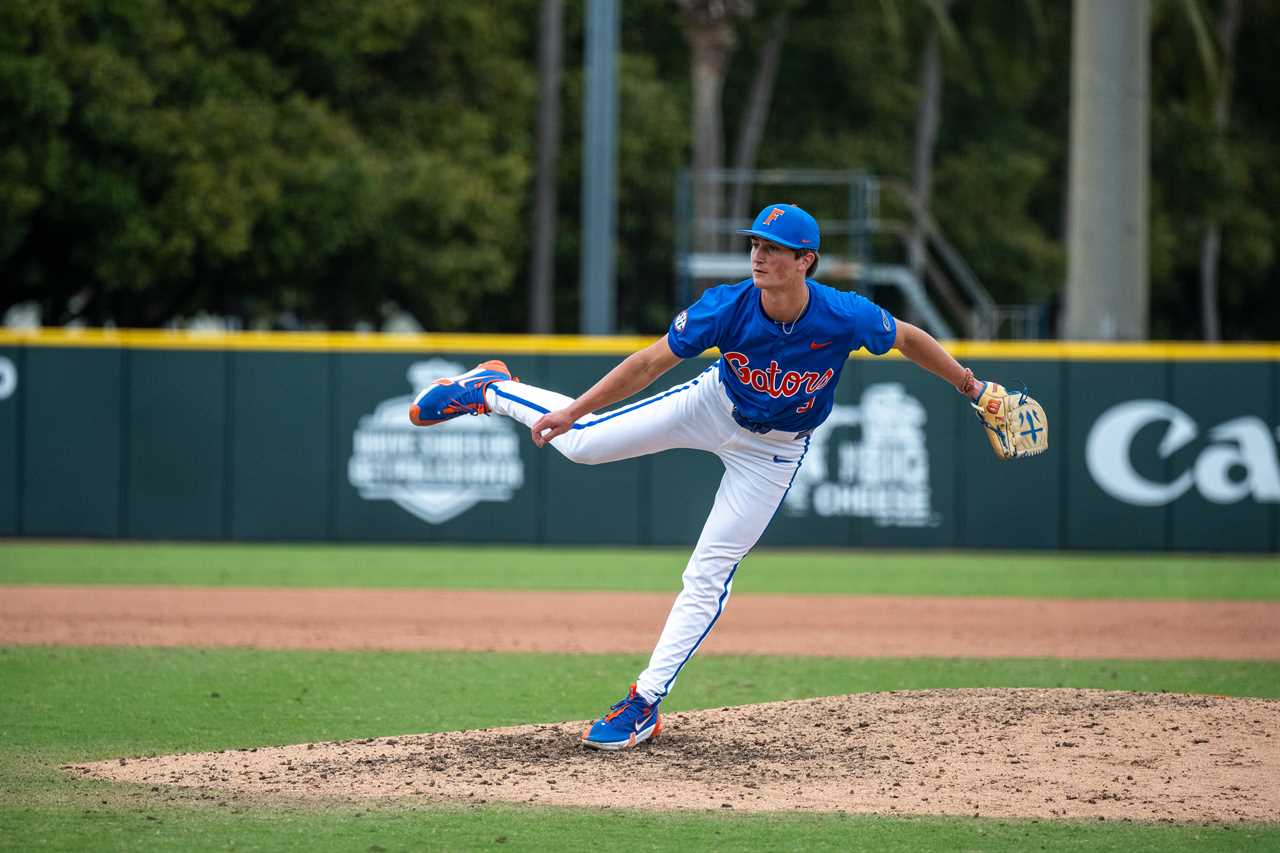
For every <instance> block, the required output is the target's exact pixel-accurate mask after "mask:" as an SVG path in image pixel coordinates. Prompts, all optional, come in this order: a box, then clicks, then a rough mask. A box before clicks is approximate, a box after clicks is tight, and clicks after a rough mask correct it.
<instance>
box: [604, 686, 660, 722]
mask: <svg viewBox="0 0 1280 853" xmlns="http://www.w3.org/2000/svg"><path fill="white" fill-rule="evenodd" d="M652 707H653V706H652V705H648V704H646V703H645V701H644V699H642V698H641V697H640V695H639V694H638V693H634V692H633V693H629V694H628V695H627V696H626V698H624V699H623V700H622V701H620V702H615V703H614V704H613V706H612V707H610V709H609V710H610V713H608V714H605V717H604V721H605V722H606V723H613V724H614V725H617V726H628V727H630V726H634V725H635V722H636V720H638V719H640V718H641V717H643V716H644V715H645V712H646V711H648V710H650V709H652Z"/></svg>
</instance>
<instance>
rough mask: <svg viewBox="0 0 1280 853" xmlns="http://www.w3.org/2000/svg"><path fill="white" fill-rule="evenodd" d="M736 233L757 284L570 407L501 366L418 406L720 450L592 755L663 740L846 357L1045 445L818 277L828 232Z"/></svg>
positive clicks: (580, 449) (716, 293)
mask: <svg viewBox="0 0 1280 853" xmlns="http://www.w3.org/2000/svg"><path fill="white" fill-rule="evenodd" d="M738 233H740V234H745V235H747V236H748V237H750V238H751V277H750V278H748V279H746V280H744V281H740V282H738V283H737V284H726V285H721V286H719V287H713V288H711V289H709V290H707V291H706V292H705V293H704V294H703V295H702V297H701V298H700V299H698V301H697V302H695V303H694V304H692V305H690V306H689V307H688V308H686V309H685V310H683V311H680V312H679V313H678V314H676V316H675V318H674V319H673V320H672V321H671V326H670V328H669V329H668V330H667V334H666V335H664V336H663V337H661V338H659V339H658V340H656V341H654V342H653V343H652V344H650V345H649V346H647V347H645V348H644V349H642V350H640V351H639V352H636V353H633V354H632V355H630V356H628V357H627V358H626V359H625V360H624V361H623V362H622V363H621V364H619V365H618V366H617V367H615V368H613V370H611V371H609V373H608V374H606V375H605V376H604V378H602V379H601V380H600V381H599V382H597V383H596V384H595V385H594V386H592V387H591V388H590V389H588V390H587V391H586V392H585V393H584V394H582V395H581V396H579V397H577V398H576V399H573V398H570V397H566V396H564V395H563V394H558V393H556V392H555V391H548V390H546V389H543V388H536V387H534V386H532V385H528V384H526V383H522V382H520V381H519V380H517V379H516V378H514V377H513V376H512V375H511V371H510V370H508V369H507V366H506V365H505V364H503V363H502V362H501V361H496V360H495V361H487V362H484V363H483V364H481V365H479V366H478V367H476V368H474V369H473V370H470V371H468V372H466V373H464V374H462V375H460V376H455V377H451V378H448V379H440V380H437V381H436V382H435V383H434V384H433V385H431V386H430V387H428V388H426V389H425V390H423V391H421V392H419V394H418V395H417V396H416V397H415V400H414V403H413V405H412V407H411V408H410V413H409V417H410V419H411V420H412V421H413V423H415V424H418V425H419V426H430V425H431V424H435V423H440V422H441V421H444V420H448V419H450V418H454V417H458V416H460V415H464V414H470V415H488V414H499V415H506V416H508V417H511V418H515V419H516V420H518V421H520V422H521V423H523V424H525V425H526V426H528V427H529V428H530V430H531V432H532V436H533V441H534V444H536V445H537V446H538V447H544V446H546V445H547V444H550V445H551V446H552V447H554V448H555V449H556V450H558V451H559V452H560V453H562V454H564V456H565V457H567V458H568V459H570V460H572V461H574V462H581V463H583V464H587V465H598V464H600V463H604V462H613V461H615V460H618V459H630V458H632V457H636V456H642V455H645V454H649V453H657V452H659V451H662V450H667V449H670V448H677V447H682V448H692V449H696V450H705V451H706V452H708V453H714V454H716V456H718V457H719V458H720V460H721V461H722V462H723V463H724V469H725V473H724V478H723V479H722V480H721V482H720V488H719V491H718V492H717V493H716V497H715V502H714V504H713V505H712V507H711V512H710V514H709V515H708V517H707V520H706V523H705V525H704V526H703V528H702V534H701V535H700V536H699V538H698V544H697V545H696V546H695V547H694V550H693V554H692V555H691V556H690V557H689V562H688V565H687V567H686V568H685V571H684V576H683V580H684V586H683V589H682V590H681V591H680V594H679V595H678V596H677V597H676V600H675V603H674V604H673V605H672V607H671V612H670V614H669V615H668V616H667V622H666V625H665V626H664V628H663V629H662V634H661V636H660V637H659V639H658V644H657V646H656V647H655V648H654V650H653V654H652V656H651V657H650V659H649V665H648V666H647V667H646V668H645V670H644V671H643V672H641V673H640V675H639V676H638V677H637V678H636V681H635V683H634V684H632V685H631V688H630V690H629V691H628V693H627V695H626V696H624V697H623V698H622V699H621V700H620V701H619V702H617V703H616V704H614V705H613V707H612V708H611V709H610V710H609V712H608V713H606V714H605V715H604V716H603V717H601V718H600V719H598V720H596V721H594V722H593V723H592V724H591V725H590V726H588V727H587V729H586V731H584V732H583V733H582V738H581V740H582V744H583V745H584V746H588V747H593V748H596V749H609V750H616V749H626V748H628V747H632V746H635V745H636V744H638V743H641V742H643V741H645V740H648V739H649V738H651V737H655V736H656V735H657V734H658V733H659V732H660V731H661V729H662V724H661V722H660V720H659V716H658V706H659V704H660V703H661V702H662V700H663V699H664V698H665V697H666V696H667V694H668V693H670V691H671V688H672V686H673V685H674V684H675V681H676V677H677V676H679V674H680V670H681V669H682V668H683V667H684V665H685V664H686V663H688V661H689V659H690V658H691V657H692V656H693V654H694V652H696V651H697V649H698V647H699V646H700V645H701V644H702V641H703V640H704V639H706V637H707V634H708V633H710V631H711V629H712V628H713V627H714V626H715V624H716V621H717V620H718V619H719V618H720V614H721V613H723V612H724V608H725V605H726V603H727V602H728V599H729V592H730V590H731V589H732V586H733V576H734V573H735V572H736V571H737V570H738V566H739V564H740V563H741V561H742V559H743V558H744V557H745V556H746V555H747V552H748V551H750V550H751V548H752V547H753V546H754V545H755V544H756V542H757V541H758V540H759V539H760V536H761V535H762V534H763V533H764V530H765V528H766V527H767V526H768V524H769V521H770V519H772V518H773V515H774V513H775V512H776V511H777V509H778V507H779V506H780V505H781V504H782V501H783V498H784V497H785V496H786V494H787V490H788V488H789V487H790V485H791V482H792V481H793V480H794V479H795V476H796V472H797V471H799V470H800V466H801V465H802V464H803V463H804V458H805V453H806V452H807V451H808V449H809V439H810V435H811V434H812V433H813V430H814V428H816V427H817V426H818V425H819V424H821V423H822V422H823V420H825V419H826V417H827V415H828V414H829V413H830V412H831V408H832V405H833V403H834V391H835V387H836V383H837V382H838V381H839V380H840V371H841V370H842V369H843V368H844V365H845V364H846V362H847V360H848V357H849V353H850V352H853V351H855V350H858V349H865V350H867V351H868V352H870V353H873V354H875V355H883V354H884V353H887V352H888V351H889V350H890V349H897V350H898V351H899V352H900V353H902V355H904V356H905V357H906V358H908V359H910V360H911V361H913V362H915V363H916V364H918V365H919V366H920V367H922V368H924V369H925V370H928V371H929V372H931V373H933V374H935V375H937V376H939V377H940V378H942V379H943V380H945V381H946V382H948V383H950V384H951V385H953V386H955V387H956V389H957V390H958V391H959V392H960V393H962V394H964V395H965V396H966V397H968V398H969V400H970V401H971V403H972V405H973V407H974V410H975V411H976V412H977V413H978V417H979V419H980V420H982V422H983V425H984V427H985V429H986V432H987V434H988V437H989V438H990V440H991V444H992V447H993V449H994V450H995V451H996V453H997V455H998V456H999V457H1001V458H1006V459H1012V458H1017V457H1020V456H1025V455H1031V454H1035V453H1040V452H1042V451H1043V450H1044V449H1045V448H1046V447H1047V446H1048V431H1047V430H1048V425H1047V423H1045V420H1044V411H1043V409H1041V408H1040V406H1039V405H1038V404H1037V403H1036V402H1035V400H1033V399H1032V398H1031V397H1029V396H1027V395H1026V394H1025V393H1021V394H1018V393H1012V394H1011V393H1009V392H1008V391H1006V390H1005V389H1004V388H1003V387H1001V386H999V385H997V384H996V383H994V382H984V381H980V380H978V379H976V378H974V375H973V371H972V370H967V369H965V368H964V367H962V366H961V365H960V364H959V363H958V362H957V361H956V360H955V359H954V358H952V357H951V356H950V355H949V354H948V353H947V352H946V350H944V349H943V348H942V347H941V345H939V344H938V342H937V341H936V340H934V339H933V337H932V336H930V335H929V334H928V333H927V332H925V331H923V330H921V329H919V328H917V327H915V326H913V325H911V324H910V323H907V322H904V321H901V320H896V319H895V318H894V317H893V316H892V315H891V314H889V313H888V312H887V311H885V310H884V309H883V308H880V307H879V306H877V305H876V304H875V303H873V302H871V301H869V300H867V299H865V298H864V297H862V296H859V295H858V294H856V293H851V292H846V291H840V290H836V289H834V288H831V287H828V286H826V285H824V284H820V283H818V282H817V281H814V280H813V275H814V274H815V272H816V270H817V266H818V260H819V257H818V251H819V244H820V238H819V229H818V223H817V221H816V220H815V219H814V218H813V217H812V216H810V215H809V214H808V213H806V212H805V211H804V210H802V209H800V208H799V207H797V206H795V205H794V204H771V205H768V206H766V207H765V208H764V209H763V210H761V211H760V214H759V215H758V216H757V217H756V218H755V221H754V222H753V223H752V226H751V227H750V228H747V229H743V230H741V231H739V232H738ZM712 347H716V348H718V349H719V351H720V358H719V360H718V361H716V362H715V363H714V364H712V365H711V366H710V367H708V368H707V369H706V370H704V371H703V372H702V373H701V374H700V375H699V376H697V377H696V378H695V379H692V380H690V381H689V382H686V383H683V384H681V385H676V386H675V387H672V388H668V389H667V390H665V391H663V392H662V393H660V394H657V395H655V396H652V397H649V398H648V399H645V400H642V401H640V402H638V403H632V404H631V405H628V406H624V407H622V408H619V409H615V410H613V411H604V410H605V409H607V407H609V406H611V405H613V404H615V403H617V402H618V401H620V400H623V399H626V398H627V397H629V396H631V395H632V394H635V393H637V392H639V391H641V390H643V389H644V388H647V387H648V386H649V385H650V384H652V383H653V382H654V381H655V380H656V379H657V378H658V377H659V376H661V375H662V374H664V373H666V372H667V371H668V370H670V369H671V368H672V367H674V366H675V365H676V364H677V363H678V362H679V361H681V360H682V359H686V358H692V357H694V356H697V355H700V354H701V353H702V352H704V351H705V350H707V349H710V348H712ZM597 412H600V414H596V413H597Z"/></svg>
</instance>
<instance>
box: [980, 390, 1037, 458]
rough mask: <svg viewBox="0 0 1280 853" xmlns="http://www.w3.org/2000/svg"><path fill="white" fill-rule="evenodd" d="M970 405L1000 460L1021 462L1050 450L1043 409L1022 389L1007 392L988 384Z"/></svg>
mask: <svg viewBox="0 0 1280 853" xmlns="http://www.w3.org/2000/svg"><path fill="white" fill-rule="evenodd" d="M972 406H973V410H974V411H975V412H976V413H977V415H978V420H980V421H982V426H983V428H984V430H985V431H986V433H987V440H988V441H990V442H991V449H992V450H994V451H995V453H996V456H998V457H1000V458H1001V459H1021V458H1022V457H1024V456H1035V455H1037V454H1040V453H1044V452H1045V451H1046V450H1048V449H1049V419H1048V418H1047V417H1046V416H1045V413H1044V407H1043V406H1041V405H1040V404H1039V403H1038V402H1036V400H1035V398H1033V397H1032V396H1031V395H1030V394H1028V393H1027V391H1026V389H1025V388H1023V390H1021V391H1009V389H1007V388H1005V387H1004V386H1003V385H1000V384H998V383H996V382H988V383H987V387H986V390H984V391H983V392H982V396H981V397H979V398H978V400H977V402H975V403H973V404H972Z"/></svg>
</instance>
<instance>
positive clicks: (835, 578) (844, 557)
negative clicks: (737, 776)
mask: <svg viewBox="0 0 1280 853" xmlns="http://www.w3.org/2000/svg"><path fill="white" fill-rule="evenodd" d="M687 559H688V550H687V549H684V548H630V549H626V548H608V549H606V548H548V547H535V546H525V547H480V546H465V547H459V546H442V545H419V546H403V545H402V546H374V545H370V546H359V545H346V546H344V545H245V544H168V543H166V544H150V543H146V544H144V543H123V544H116V543H106V542H83V543H78V542H77V543H61V542H58V543H53V542H27V541H21V540H11V541H8V542H3V543H0V585H4V584H24V583H33V584H35V583H38V584H145V585H152V584H175V585H195V586H283V587H382V588H388V587H390V588H397V587H398V588H441V589H515V590H521V589H528V590H575V591H576V590H600V591H636V592H667V591H674V590H676V589H678V588H679V585H680V574H681V572H682V571H683V570H684V566H685V561H686V560H687ZM734 589H735V590H736V591H738V592H755V593H796V594H811V595H828V594H829V595H955V596H1008V597H1031V598H1037V597H1044V598H1130V599H1152V600H1160V599H1167V600H1207V599H1218V600H1271V601H1274V600H1280V559H1277V558H1276V557H1272V556H1256V557H1251V556H1244V557H1241V556H1189V555H1163V554H1153V555H1125V554H1076V553H1072V554H1059V553H1043V554H1042V553H1003V552H990V553H974V552H909V553H904V552H898V551H895V552H870V551H860V550H849V551H805V550H781V549H777V550H773V549H763V550H759V551H756V552H753V553H752V554H751V555H750V556H748V557H747V559H746V560H744V561H743V563H742V567H741V569H740V570H739V571H738V573H737V575H736V577H735V581H734Z"/></svg>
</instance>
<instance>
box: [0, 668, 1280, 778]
mask: <svg viewBox="0 0 1280 853" xmlns="http://www.w3.org/2000/svg"><path fill="white" fill-rule="evenodd" d="M644 664H645V656H643V655H564V654H528V653H525V654H498V653H461V652H458V653H451V652H282V651H259V650H252V649H161V648H64V647H40V646H26V647H0V683H2V684H4V685H5V688H6V690H5V692H6V699H5V701H4V702H3V703H0V731H2V732H3V733H4V737H3V739H2V740H0V755H3V756H5V760H6V761H10V760H13V759H15V758H17V757H19V756H22V755H36V754H38V755H40V756H42V757H43V758H44V759H46V760H48V761H52V762H60V761H67V760H72V759H91V758H103V757H111V756H116V755H126V754H131V753H144V752H156V751H183V750H206V749H222V748H229V747H241V746H261V745H268V744H286V743H301V742H306V741H314V740H335V739H344V738H357V737H371V736H376V735H390V734H397V733H413V732H428V731H450V730H456V729H468V728H478V727H489V726H508V725H518V724H523V723H537V722H555V721H560V720H574V719H586V718H588V717H591V716H593V715H597V714H598V712H600V711H601V710H603V709H605V708H607V706H608V705H609V704H610V703H611V702H613V701H615V700H616V699H617V698H618V696H619V695H621V694H622V693H624V692H625V689H626V685H627V684H628V683H629V682H630V681H631V680H633V678H634V676H635V674H636V673H637V672H638V671H639V670H640V669H641V668H642V667H643V666H644ZM957 687H1082V688H1099V689H1108V690H1135V691H1144V692H1158V691H1166V692H1176V693H1210V694H1222V695H1232V696H1255V697H1264V698H1280V663H1277V662H1222V661H1118V660H1110V661H1079V660H1061V659H1042V658H1017V659H999V658H997V659H985V660H979V659H966V658H955V659H946V658H857V659H849V658H808V657H768V656H723V657H719V656H715V657H704V658H697V657H695V658H694V659H693V660H692V661H691V662H690V664H689V666H687V667H686V668H685V670H684V672H683V673H682V674H681V678H680V681H679V683H678V684H677V686H676V689H675V690H674V692H673V693H672V695H671V696H670V697H669V698H668V699H667V700H666V701H665V702H664V704H663V707H664V709H666V710H668V711H680V710H688V709H696V708H707V707H720V706H725V705H739V704H746V703H753V702H767V701H774V700H780V699H796V698H805V697H812V696H830V695H838V694H844V693H854V692H865V691H887V690H916V689H926V688H957Z"/></svg>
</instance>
